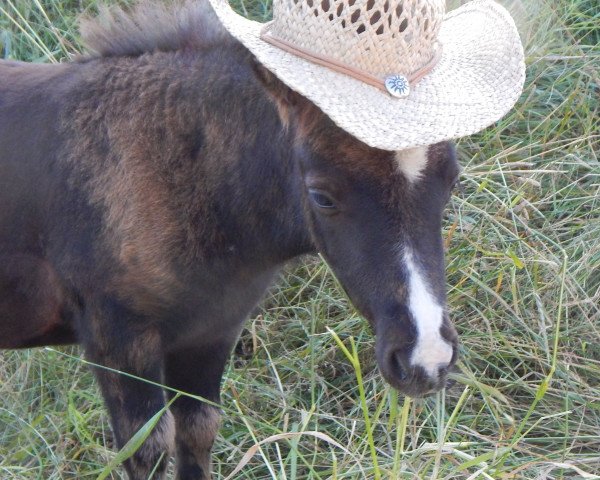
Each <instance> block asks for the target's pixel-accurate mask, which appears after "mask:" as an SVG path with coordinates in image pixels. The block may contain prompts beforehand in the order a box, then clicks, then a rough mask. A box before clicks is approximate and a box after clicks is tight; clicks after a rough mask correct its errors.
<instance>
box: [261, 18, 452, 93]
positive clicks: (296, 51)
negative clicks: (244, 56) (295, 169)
mask: <svg viewBox="0 0 600 480" xmlns="http://www.w3.org/2000/svg"><path fill="white" fill-rule="evenodd" d="M270 27H271V24H266V25H265V26H264V27H263V28H262V30H261V32H260V38H261V39H263V40H264V41H265V42H267V43H270V44H271V45H273V46H275V47H277V48H280V49H281V50H284V51H286V52H288V53H291V54H293V55H296V56H297V57H300V58H303V59H305V60H308V61H310V62H313V63H315V64H317V65H321V66H322V67H326V68H329V69H331V70H334V71H336V72H338V73H342V74H344V75H348V76H350V77H352V78H355V79H357V80H359V81H361V82H363V83H366V84H368V85H371V86H373V87H376V88H378V89H379V90H381V91H383V92H387V91H388V90H387V88H386V86H385V79H382V78H379V77H377V76H375V75H372V74H370V73H368V72H365V71H363V70H360V69H358V68H355V67H352V66H350V65H346V64H344V63H343V62H340V61H339V60H336V59H334V58H331V57H328V56H326V55H322V54H320V53H316V52H312V51H310V50H308V49H305V48H302V47H298V46H297V45H294V44H293V43H291V42H288V41H286V40H283V39H281V38H277V37H275V36H274V35H273V34H272V33H271V32H270ZM441 56H442V45H441V44H440V43H439V42H438V43H437V44H436V48H434V49H433V56H432V57H431V59H429V61H428V62H427V63H426V64H425V65H424V66H422V67H421V68H419V69H418V70H415V71H414V72H412V73H410V74H409V75H406V78H407V79H408V81H409V82H410V83H411V84H413V85H414V84H416V83H418V82H419V81H420V80H421V79H422V78H423V77H424V76H425V75H427V74H428V73H429V72H431V70H433V67H435V65H436V64H437V63H438V61H439V60H440V58H441ZM393 73H394V74H397V73H402V74H403V73H404V72H393Z"/></svg>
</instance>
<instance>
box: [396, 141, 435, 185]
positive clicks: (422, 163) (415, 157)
mask: <svg viewBox="0 0 600 480" xmlns="http://www.w3.org/2000/svg"><path fill="white" fill-rule="evenodd" d="M427 149H428V147H415V148H409V149H407V150H400V151H398V152H396V163H397V164H398V170H400V172H402V174H403V175H404V176H405V177H406V178H407V179H408V181H409V182H410V183H415V182H416V181H417V180H419V178H421V173H422V172H423V170H424V169H425V167H426V166H427Z"/></svg>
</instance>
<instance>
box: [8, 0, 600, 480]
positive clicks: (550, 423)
mask: <svg viewBox="0 0 600 480" xmlns="http://www.w3.org/2000/svg"><path fill="white" fill-rule="evenodd" d="M240 1H241V2H244V0H238V3H237V7H238V8H240V10H241V11H245V12H247V13H248V14H249V15H252V16H254V17H257V18H261V17H263V18H266V17H267V16H268V12H269V4H262V3H259V2H260V1H261V0H249V1H247V2H245V3H240ZM97 3H98V2H97V0H1V1H0V55H2V57H3V58H10V59H20V60H28V61H35V62H56V61H61V60H63V59H65V58H66V57H68V56H69V55H72V54H74V53H76V52H78V51H80V48H81V46H80V44H79V42H78V37H77V28H76V16H77V15H78V14H79V13H81V12H88V13H92V12H94V10H95V9H96V7H97ZM451 3H452V2H451ZM454 3H457V2H454ZM504 4H505V5H507V6H508V7H509V8H510V9H511V11H512V12H513V14H514V15H515V17H516V18H517V23H518V24H519V27H520V32H521V36H522V39H523V42H524V44H525V46H526V62H527V67H528V74H527V83H526V88H525V91H524V93H523V95H522V97H521V99H520V101H519V102H518V104H517V106H516V108H515V109H514V110H513V111H512V112H511V113H510V114H509V115H508V116H507V117H506V118H504V119H503V120H502V121H500V122H498V123H497V124H496V125H494V126H493V127H491V128H488V129H487V130H485V131H484V132H482V133H480V134H478V135H475V136H472V137H469V138H466V139H463V140H461V141H460V142H459V144H458V145H459V155H460V161H461V163H462V165H463V167H464V171H463V173H462V177H461V183H462V191H457V192H456V193H455V195H454V196H453V198H452V199H451V202H450V204H449V206H448V208H447V213H446V216H445V222H444V231H443V236H444V239H445V242H446V246H447V277H448V294H449V301H448V303H449V307H450V309H451V312H452V317H453V319H454V321H455V324H456V326H457V328H458V330H459V333H460V336H461V360H460V363H459V370H460V372H459V373H457V374H455V375H454V380H455V384H454V386H453V387H452V388H450V389H448V390H447V391H446V392H445V393H440V394H438V395H437V396H434V397H431V398H427V399H420V400H414V399H410V398H404V397H401V396H399V395H397V393H396V392H395V391H393V390H392V389H390V388H389V387H388V386H387V385H386V384H385V383H384V382H383V380H382V379H381V377H380V376H379V374H378V371H377V368H376V366H375V360H374V355H373V347H374V338H373V336H372V334H371V332H370V331H369V328H368V326H367V324H366V321H365V320H363V319H362V318H361V317H360V315H359V314H358V313H357V312H356V311H355V310H354V309H353V307H352V306H351V304H350V303H349V301H348V300H347V299H346V297H345V296H344V294H343V293H342V291H341V289H340V288H339V287H338V285H337V284H336V280H335V279H334V277H333V276H332V274H331V273H330V272H329V270H328V268H327V266H326V265H324V264H323V263H322V262H321V261H320V260H319V259H318V258H308V259H305V260H304V261H302V262H299V263H297V264H295V265H291V266H289V268H288V269H287V270H286V272H285V273H284V275H283V276H282V278H281V279H280V281H279V282H278V283H277V285H276V286H274V287H273V289H272V290H271V292H270V293H269V295H268V297H267V298H266V299H265V301H264V302H263V304H262V306H261V309H260V312H259V314H257V315H256V316H255V317H254V318H251V319H250V320H249V321H248V322H247V329H246V330H245V332H244V334H243V336H242V339H241V341H240V343H239V345H238V348H237V349H236V351H235V352H234V354H233V356H232V359H231V361H230V363H229V365H228V367H227V370H226V374H225V377H224V380H223V410H224V412H225V414H224V421H223V425H222V428H221V431H220V435H219V437H218V439H217V443H216V445H215V449H214V469H215V473H216V478H236V479H244V480H258V479H286V480H307V479H311V480H313V479H315V480H316V479H362V478H368V479H412V478H428V479H429V478H431V479H434V478H440V479H441V478H446V479H480V478H481V479H511V478H517V479H518V478H522V479H560V478H564V479H567V478H568V479H592V478H597V479H600V163H599V158H598V152H599V150H600V149H599V146H600V105H599V99H600V4H599V3H598V2H597V0H523V1H521V2H518V1H505V2H504ZM0 82H1V79H0ZM0 208H2V207H1V206H0ZM336 336H337V337H338V338H339V339H340V341H341V342H342V344H343V345H345V348H347V349H349V350H347V352H348V353H350V354H352V359H351V360H350V359H349V358H348V355H346V353H345V352H344V349H343V348H341V346H340V345H339V344H338V342H337V341H336ZM352 345H356V351H355V352H354V353H352ZM369 430H370V431H371V432H372V435H368V433H369ZM112 446H113V445H112V434H111V431H110V427H109V422H108V418H107V414H106V411H105V409H104V407H103V405H102V401H101V398H100V396H99V391H98V389H97V387H96V385H95V382H94V379H93V377H92V375H91V373H90V371H89V369H88V367H87V365H86V364H85V360H84V359H83V358H82V355H81V352H80V350H79V349H77V348H75V347H73V348H46V349H37V350H30V351H20V352H1V353H0V478H1V479H52V480H56V479H75V478H98V477H99V476H101V475H108V476H107V478H113V479H118V478H125V475H124V473H123V471H122V470H121V469H120V467H118V466H116V464H117V463H118V461H117V460H118V459H116V458H117V457H116V453H115V452H114V450H113V448H112ZM249 451H251V452H252V451H256V454H255V455H254V456H252V457H251V458H250V459H249V460H248V461H247V463H246V460H247V459H245V458H244V454H245V453H246V452H249ZM111 462H112V463H111ZM107 465H109V468H106V466H107ZM236 467H239V469H240V470H239V472H235V469H236ZM228 475H232V476H231V477H228ZM102 478H104V477H102Z"/></svg>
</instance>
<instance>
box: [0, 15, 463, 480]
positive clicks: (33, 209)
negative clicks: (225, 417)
mask: <svg viewBox="0 0 600 480" xmlns="http://www.w3.org/2000/svg"><path fill="white" fill-rule="evenodd" d="M131 15H132V16H127V15H126V14H124V13H123V12H120V11H114V12H113V13H105V15H104V19H103V21H101V22H97V23H94V22H93V21H92V22H89V21H88V22H87V23H84V36H85V37H86V38H87V43H88V45H89V48H90V51H91V52H93V53H90V54H88V55H87V56H85V57H82V58H79V59H76V60H75V61H72V62H69V63H63V64H59V65H31V64H25V63H19V62H3V63H0V206H1V207H0V347H2V348H25V347H35V346H40V345H46V344H68V343H74V342H77V343H79V344H81V345H82V346H83V348H84V350H85V353H86V355H87V357H88V358H89V359H90V360H92V361H93V362H95V363H97V364H101V365H104V366H108V367H110V368H112V369H117V370H120V371H123V372H128V373H130V374H133V375H135V376H138V377H143V378H146V379H150V380H152V381H154V382H158V383H162V384H165V385H167V386H169V387H171V388H173V389H178V390H182V391H185V392H190V393H193V394H196V395H200V396H202V397H204V398H207V399H210V400H213V401H215V402H218V400H219V384H220V380H221V375H222V373H223V368H224V365H225V362H226V361H227V358H228V356H229V354H230V351H231V349H232V346H233V345H234V343H235V342H236V339H237V337H238V334H239V332H240V329H241V328H242V325H243V322H244V320H245V319H246V317H247V316H248V315H249V314H250V312H251V311H252V310H253V309H254V308H255V306H256V304H257V302H258V301H259V300H260V299H261V296H262V295H263V293H264V292H265V290H266V289H267V288H268V286H269V285H270V283H271V281H272V280H273V278H274V276H275V275H276V274H277V272H278V271H279V269H280V268H281V266H282V265H283V264H284V263H285V262H286V261H288V260H290V259H292V258H294V257H298V256H299V255H302V254H306V253H311V252H313V253H314V252H320V253H321V254H322V255H323V257H324V258H325V259H326V260H327V262H328V263H329V264H330V265H331V267H332V269H333V270H334V272H335V273H336V275H337V276H338V278H339V280H340V281H341V283H342V285H343V286H344V288H345V289H346V291H347V292H348V295H349V296H350V298H351V299H352V301H353V303H354V304H355V305H356V307H357V308H358V309H359V310H360V311H361V312H362V313H363V314H364V316H365V317H366V318H367V319H368V320H369V322H370V323H371V325H372V327H373V329H374V331H375V333H376V335H377V346H376V355H377V360H378V364H379V367H380V370H381V372H382V373H383V375H384V377H385V378H386V379H387V380H388V381H389V382H390V383H391V384H392V385H393V386H395V387H396V388H398V389H399V390H400V391H402V392H404V393H407V394H410V395H417V396H418V395H424V394H427V393H429V392H432V391H435V390H437V389H440V388H442V387H443V386H444V384H445V381H446V373H447V370H448V368H449V367H450V366H451V365H452V364H453V363H454V361H455V357H456V333H455V330H454V328H453V327H452V326H451V324H450V322H449V320H448V316H447V314H446V312H445V287H444V283H445V281H444V256H443V247H442V239H441V234H440V227H441V219H442V210H443V208H444V205H445V203H446V202H447V200H448V197H449V195H450V190H451V188H452V186H453V184H454V182H455V180H456V177H457V174H458V166H457V163H456V159H455V155H454V149H453V146H452V145H451V144H450V143H441V144H437V145H433V146H430V147H423V148H416V149H413V150H407V151H403V152H388V151H382V150H375V149H373V148H369V147H368V146H367V145H365V144H363V143H361V142H359V141H358V140H356V139H354V138H352V137H351V136H349V135H348V134H347V133H345V132H344V131H342V130H340V129H339V128H338V127H337V126H336V125H335V124H334V123H333V122H332V121H331V120H330V119H329V118H328V117H327V116H325V115H324V114H323V113H322V112H321V111H320V110H318V109H317V108H316V107H315V106H313V105H312V104H311V103H309V102H308V101H306V100H305V99H304V98H303V97H301V96H299V95H297V94H296V93H294V92H292V91H291V90H289V89H288V88H287V87H286V86H284V85H283V84H282V83H280V82H279V81H278V80H277V79H276V78H275V77H273V76H272V75H271V74H270V73H269V72H268V71H266V70H265V69H263V68H262V67H261V66H260V65H257V64H256V62H255V61H254V59H253V57H252V56H251V55H250V54H249V52H248V51H247V50H246V49H245V48H244V47H242V46H241V45H240V44H239V43H237V42H236V41H234V40H233V39H232V38H231V37H230V36H229V35H228V34H227V33H226V32H224V31H223V30H222V29H221V27H219V25H218V22H217V20H216V19H215V18H214V16H213V14H212V13H211V12H210V11H209V10H208V7H207V6H206V5H205V4H200V3H188V4H186V5H185V6H183V7H182V8H180V9H177V10H174V11H173V12H171V11H169V10H166V9H164V8H162V7H157V6H153V5H152V4H145V5H143V6H141V7H139V8H138V9H137V10H136V11H135V12H134V13H132V14H131ZM95 374H96V376H97V378H98V381H99V384H100V388H101V389H102V393H103V395H104V399H105V401H106V405H107V407H108V409H109V411H110V415H111V420H112V425H113V428H114V433H115V437H116V441H117V445H118V446H123V445H124V444H125V443H126V442H127V440H128V439H129V438H130V437H131V436H132V435H133V434H134V433H135V432H136V430H137V429H139V427H140V426H141V425H143V424H144V423H145V422H146V421H147V420H148V419H149V418H150V417H151V416H152V415H154V414H155V413H156V412H157V411H158V410H159V409H161V408H162V407H163V406H164V405H165V393H164V392H163V390H162V389H160V388H158V387H155V386H153V385H151V384H149V383H145V382H141V381H138V380H135V379H132V378H131V377H128V376H126V375H119V374H115V373H111V372H110V371H108V370H105V369H97V370H96V371H95ZM166 395H167V396H171V395H172V393H171V392H170V391H168V392H167V393H166ZM218 418H219V414H218V410H217V409H216V408H214V407H212V406H209V405H208V404H205V403H202V402H199V401H196V400H193V399H190V398H189V397H180V398H179V399H177V401H175V403H173V405H172V407H171V409H170V413H168V414H166V415H163V416H162V418H161V420H160V423H159V424H158V426H157V428H155V429H154V431H153V432H152V433H151V435H150V437H149V438H148V439H147V440H146V441H145V443H144V444H143V446H142V447H141V448H140V449H139V450H138V451H137V453H136V454H135V455H134V456H133V457H132V458H131V459H129V460H128V461H127V462H126V464H125V467H126V469H127V471H128V473H129V476H130V478H132V479H143V478H146V477H147V476H148V474H149V472H151V471H152V469H153V468H154V466H155V464H156V463H157V462H159V467H158V471H159V474H158V475H159V476H160V475H161V473H162V472H163V471H164V466H165V460H164V458H165V456H164V454H165V453H168V452H169V451H171V449H172V447H173V446H175V447H176V454H177V470H178V478H181V479H206V478H209V477H210V450H211V446H212V443H213V440H214V438H215V434H216V432H217V429H218V424H219V422H218ZM161 458H162V460H161ZM155 478H156V477H155Z"/></svg>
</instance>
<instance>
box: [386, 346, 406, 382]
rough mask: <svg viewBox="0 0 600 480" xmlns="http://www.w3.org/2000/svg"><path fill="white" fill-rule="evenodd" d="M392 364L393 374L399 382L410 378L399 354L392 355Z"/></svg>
mask: <svg viewBox="0 0 600 480" xmlns="http://www.w3.org/2000/svg"><path fill="white" fill-rule="evenodd" d="M390 363H391V367H392V372H393V374H394V377H395V378H396V380H398V381H399V382H404V381H405V380H406V379H407V378H408V376H407V374H406V370H405V369H404V367H403V366H402V360H401V358H400V354H399V353H398V352H395V353H393V354H392V358H391V362H390Z"/></svg>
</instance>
